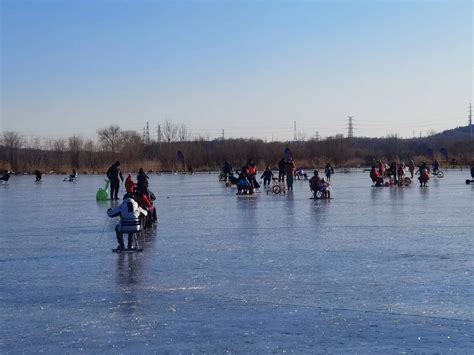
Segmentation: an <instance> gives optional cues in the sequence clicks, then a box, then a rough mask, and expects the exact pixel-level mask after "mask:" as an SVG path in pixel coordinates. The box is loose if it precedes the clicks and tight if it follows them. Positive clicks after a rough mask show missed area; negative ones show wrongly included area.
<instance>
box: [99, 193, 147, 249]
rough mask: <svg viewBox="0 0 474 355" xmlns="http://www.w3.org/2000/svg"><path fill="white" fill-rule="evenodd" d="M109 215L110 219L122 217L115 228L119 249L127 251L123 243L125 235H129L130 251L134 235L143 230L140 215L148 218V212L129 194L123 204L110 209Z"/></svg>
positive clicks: (124, 198)
mask: <svg viewBox="0 0 474 355" xmlns="http://www.w3.org/2000/svg"><path fill="white" fill-rule="evenodd" d="M107 214H108V215H109V217H117V216H120V222H119V223H118V224H117V226H116V227H115V234H116V235H117V242H118V243H119V245H118V247H117V249H119V250H125V245H124V243H123V234H124V233H127V234H128V249H132V241H133V234H134V233H137V232H139V231H140V230H141V229H142V226H141V223H140V215H141V214H142V215H144V216H146V215H147V214H148V212H147V211H145V210H144V209H143V208H140V206H138V203H137V202H136V201H135V200H134V199H133V195H131V194H128V193H127V194H125V196H124V197H123V202H122V203H121V204H120V206H118V207H115V208H109V209H108V210H107Z"/></svg>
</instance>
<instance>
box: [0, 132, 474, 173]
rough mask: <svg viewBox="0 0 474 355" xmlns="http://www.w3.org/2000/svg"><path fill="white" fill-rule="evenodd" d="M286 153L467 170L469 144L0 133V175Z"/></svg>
mask: <svg viewBox="0 0 474 355" xmlns="http://www.w3.org/2000/svg"><path fill="white" fill-rule="evenodd" d="M286 148H290V150H291V151H292V154H293V157H294V159H295V161H296V163H297V165H298V166H300V167H303V168H315V167H321V166H324V165H325V164H326V163H327V162H330V163H331V164H333V165H334V166H343V167H359V166H369V165H370V164H371V163H372V162H373V160H374V159H382V160H383V161H387V162H388V161H397V162H399V161H404V162H408V161H409V160H410V159H414V160H415V161H421V160H425V161H430V160H432V159H435V158H436V159H438V160H439V161H441V162H442V164H443V163H444V164H448V163H449V162H451V161H452V159H455V160H456V162H457V164H459V165H470V164H472V163H473V162H472V158H473V156H474V155H473V154H472V153H473V152H474V144H473V142H472V140H470V139H468V138H459V139H443V137H442V136H433V137H425V138H411V139H401V138H398V137H396V136H393V137H388V138H351V139H348V138H344V137H343V136H341V135H338V136H334V137H328V138H326V139H323V140H315V139H313V140H309V141H294V142H268V143H267V142H264V141H263V140H259V139H225V140H224V139H215V140H209V139H206V138H202V137H198V138H191V135H190V134H189V130H188V129H187V128H186V126H185V125H174V124H171V123H167V124H165V125H164V129H163V137H162V139H160V137H159V139H158V140H157V141H154V142H149V141H148V142H147V141H146V137H144V136H142V135H140V134H138V133H137V132H136V131H127V130H122V129H121V128H120V127H119V126H117V125H110V126H108V127H104V128H101V129H99V130H97V138H96V139H85V138H83V137H81V136H78V135H72V136H70V137H68V138H59V139H48V140H43V141H42V140H40V139H38V138H33V139H30V140H29V141H27V140H26V139H25V137H23V136H22V135H21V134H20V133H18V132H12V131H6V132H3V134H2V135H1V136H0V169H3V170H12V171H15V172H18V173H31V172H33V171H34V170H36V169H39V170H41V171H43V172H50V171H54V172H56V173H66V172H68V171H70V170H71V169H72V168H75V169H76V170H78V171H79V172H80V173H103V172H104V171H106V170H107V168H108V166H110V165H111V164H112V163H113V162H114V161H115V160H119V161H120V162H121V163H122V166H123V167H124V170H126V171H135V170H138V168H140V167H141V168H144V169H146V170H147V171H149V170H153V171H177V170H183V169H184V165H186V167H188V168H189V167H191V166H192V168H193V169H194V170H197V171H199V170H202V171H208V170H218V169H220V167H221V166H222V164H223V162H224V161H228V162H229V163H230V164H232V165H233V166H234V167H240V166H242V165H243V164H244V163H245V162H246V161H247V160H248V159H249V158H252V159H254V161H255V162H256V163H257V165H258V167H259V169H263V168H264V167H265V166H266V165H270V166H272V167H275V165H276V163H277V162H278V161H279V160H280V159H281V158H282V157H283V153H284V151H285V149H286ZM178 151H180V152H182V156H184V162H183V161H182V160H181V159H178V157H177V152H178Z"/></svg>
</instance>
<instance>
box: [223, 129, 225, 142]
mask: <svg viewBox="0 0 474 355" xmlns="http://www.w3.org/2000/svg"><path fill="white" fill-rule="evenodd" d="M222 140H225V135H224V130H222Z"/></svg>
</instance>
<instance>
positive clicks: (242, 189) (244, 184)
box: [236, 169, 253, 195]
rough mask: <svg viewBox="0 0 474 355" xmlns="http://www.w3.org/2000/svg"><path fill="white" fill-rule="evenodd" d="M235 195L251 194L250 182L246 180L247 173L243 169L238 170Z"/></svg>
mask: <svg viewBox="0 0 474 355" xmlns="http://www.w3.org/2000/svg"><path fill="white" fill-rule="evenodd" d="M236 185H237V195H249V194H253V188H252V184H251V183H250V182H249V180H247V173H246V171H245V170H244V169H242V170H241V171H240V172H239V177H238V178H237V184H236Z"/></svg>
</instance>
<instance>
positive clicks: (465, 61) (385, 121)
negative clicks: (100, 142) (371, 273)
mask: <svg viewBox="0 0 474 355" xmlns="http://www.w3.org/2000/svg"><path fill="white" fill-rule="evenodd" d="M0 3H1V41H2V48H1V49H2V52H1V60H2V65H1V68H2V71H1V90H2V91H1V127H0V128H1V129H3V130H16V131H20V132H23V133H25V134H27V135H41V136H52V137H58V136H68V135H71V134H73V133H75V134H82V135H84V136H94V132H95V131H96V129H97V128H99V127H102V126H105V125H108V124H112V123H114V124H119V125H120V126H121V127H122V128H124V129H137V130H140V129H141V128H142V127H143V126H144V124H145V122H146V121H149V122H150V127H151V129H152V133H154V132H155V131H156V125H157V124H158V123H160V122H163V121H164V120H165V119H169V120H171V121H175V122H182V123H185V124H186V125H188V126H189V127H190V128H191V130H192V131H193V132H194V133H197V134H206V133H209V134H210V135H211V137H215V136H217V135H220V134H221V133H220V132H221V130H222V129H225V131H226V136H243V137H260V138H267V139H269V140H270V139H271V138H272V136H273V138H274V139H280V140H283V139H289V138H291V137H292V136H293V121H297V130H298V131H300V132H304V133H305V134H306V137H307V138H309V137H310V136H313V135H314V134H315V132H316V131H319V134H320V135H321V136H323V137H324V136H327V135H333V134H336V133H344V134H345V133H346V131H347V129H346V125H347V116H348V115H352V116H354V118H355V133H356V135H363V136H384V135H386V134H390V133H399V134H401V135H403V136H411V135H412V132H413V130H415V132H416V135H418V134H419V131H420V130H421V131H423V132H426V131H427V130H428V129H435V130H437V131H440V130H442V129H445V128H451V127H455V126H458V125H463V124H466V122H467V108H468V104H469V102H470V101H471V100H472V87H473V86H472V79H473V70H472V62H473V58H472V47H473V36H472V32H473V27H472V26H473V23H472V16H473V7H472V3H471V2H470V1H305V2H298V1H286V2H281V1H224V2H223V1H173V2H172V1H108V0H107V1H106V0H101V1H99V0H96V1H91V0H89V1H88V0H82V1H79V0H76V1H75V0H71V1H41V0H38V1H7V0H0Z"/></svg>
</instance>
